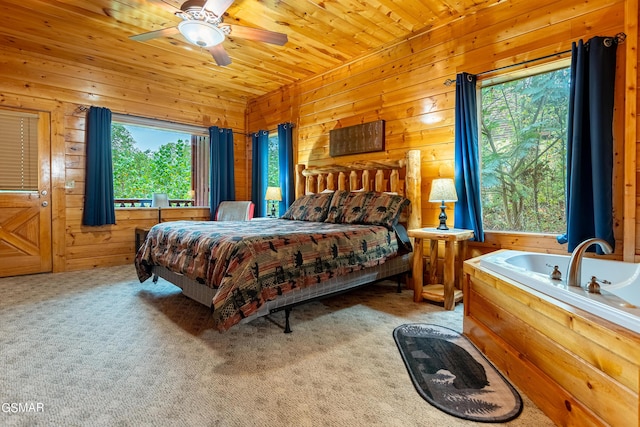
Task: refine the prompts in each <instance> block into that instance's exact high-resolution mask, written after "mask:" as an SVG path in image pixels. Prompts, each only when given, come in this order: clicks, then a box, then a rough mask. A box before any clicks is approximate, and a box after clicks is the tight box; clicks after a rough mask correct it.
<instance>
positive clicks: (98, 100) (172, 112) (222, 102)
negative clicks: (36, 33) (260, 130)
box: [0, 46, 250, 271]
mask: <svg viewBox="0 0 640 427" xmlns="http://www.w3.org/2000/svg"><path fill="white" fill-rule="evenodd" d="M0 58H2V60H1V62H2V66H1V67H0V108H12V107H14V108H18V107H19V108H27V109H33V110H41V111H50V112H51V113H52V114H51V117H52V124H51V129H52V143H51V165H52V166H51V175H52V176H51V183H52V189H51V190H52V191H51V192H52V200H51V208H52V213H53V228H52V237H53V239H52V240H53V248H52V250H53V271H65V270H81V269H88V268H95V267H104V266H111V265H121V264H128V263H132V262H133V256H134V244H135V233H134V229H135V228H136V227H148V226H150V225H153V224H155V223H156V222H157V221H158V210H157V209H151V208H146V209H144V208H143V209H117V211H116V225H110V226H102V227H86V226H83V225H82V223H81V221H82V211H83V200H84V181H85V161H86V160H85V117H86V111H84V108H83V107H87V106H90V105H95V106H99V107H106V108H109V109H111V111H112V112H114V113H122V114H129V115H134V116H140V117H148V118H155V119H161V120H168V121H173V122H177V123H184V124H190V125H196V126H204V127H208V126H213V125H217V126H221V127H229V128H232V129H233V130H234V132H237V134H236V135H235V138H234V139H235V151H234V155H235V170H236V197H237V198H238V199H245V198H248V197H250V193H249V192H248V191H249V189H248V180H249V178H248V174H247V158H246V152H247V151H246V144H247V139H246V137H244V136H242V134H245V133H246V131H245V111H246V104H245V102H244V101H235V100H229V99H221V98H216V97H211V96H210V95H209V94H207V93H201V92H200V91H199V90H198V89H196V88H190V87H184V86H180V87H166V86H162V85H159V84H151V83H150V82H147V81H141V80H136V79H135V78H133V77H130V76H128V75H126V74H122V75H115V74H114V73H113V72H110V73H106V72H104V71H102V70H101V69H100V68H97V67H96V68H89V67H78V66H77V65H75V64H74V63H72V62H69V61H65V60H53V59H51V58H50V57H47V58H45V57H41V56H38V55H35V54H29V53H28V52H25V51H21V50H16V49H12V48H10V47H8V46H0ZM184 100H188V101H189V102H184ZM208 215H209V214H208V210H207V209H183V210H182V211H181V212H180V213H175V212H173V211H172V216H173V217H175V218H182V219H208Z"/></svg>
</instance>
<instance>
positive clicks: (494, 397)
mask: <svg viewBox="0 0 640 427" xmlns="http://www.w3.org/2000/svg"><path fill="white" fill-rule="evenodd" d="M393 338H394V339H395V341H396V344H397V345H398V349H399V350H400V354H401V355H402V359H403V360H404V363H405V365H406V367H407V370H408V371H409V375H410V376H411V380H412V381H413V385H414V386H415V387H416V390H418V393H420V395H421V396H422V397H423V398H424V399H425V400H426V401H427V402H429V403H430V404H432V405H433V406H435V407H436V408H438V409H440V410H441V411H444V412H446V413H448V414H450V415H453V416H455V417H459V418H463V419H466V420H472V421H480V422H493V423H495V422H506V421H510V420H512V419H514V418H516V417H517V416H518V415H520V412H522V399H521V397H520V395H519V394H518V392H517V391H516V389H515V388H514V387H513V386H512V385H511V384H510V383H509V382H508V381H507V379H506V378H505V377H504V376H502V374H501V373H500V372H498V370H497V369H496V368H495V367H494V366H493V365H492V364H491V362H489V361H488V360H487V358H486V357H485V356H484V355H483V354H482V353H481V352H480V351H479V350H478V349H477V348H476V347H475V346H474V345H473V344H472V343H471V341H469V340H468V339H467V338H466V337H464V336H462V335H460V334H459V333H458V332H456V331H454V330H453V329H449V328H445V327H443V326H438V325H428V324H407V325H402V326H398V327H397V328H396V329H395V330H394V331H393Z"/></svg>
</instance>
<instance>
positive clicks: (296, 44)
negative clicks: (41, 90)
mask: <svg viewBox="0 0 640 427" xmlns="http://www.w3.org/2000/svg"><path fill="white" fill-rule="evenodd" d="M499 1H500V0H475V1H474V0H420V1H408V0H324V1H321V0H286V1H277V0H236V1H235V2H234V3H233V4H232V5H231V7H229V9H228V10H227V12H226V13H225V16H224V22H226V23H230V24H234V25H242V26H247V27H255V28H261V29H266V30H270V31H275V32H280V33H284V34H286V35H287V36H288V42H287V43H286V44H285V45H284V46H277V45H271V44H267V43H262V42H256V41H250V40H245V39H242V38H240V37H233V34H232V35H231V36H228V37H227V39H226V40H225V41H224V42H223V43H224V48H225V49H226V51H227V52H228V54H229V56H230V57H231V60H232V61H233V62H232V63H231V64H230V65H228V66H226V67H220V66H218V65H216V63H215V61H214V60H213V58H212V57H211V55H210V53H209V52H208V51H206V50H204V49H201V48H199V47H198V46H195V45H192V44H189V43H188V42H187V41H186V40H185V39H184V38H183V37H182V36H181V35H180V34H177V35H173V36H171V37H162V38H156V39H152V40H149V41H145V42H139V41H134V40H130V39H129V36H132V35H136V34H140V33H144V32H148V31H154V30H159V29H163V28H167V27H172V26H175V25H177V24H178V23H179V22H180V18H179V17H177V16H175V15H174V12H175V11H177V10H178V9H179V7H180V5H181V4H182V0H147V1H144V0H0V14H1V16H2V21H3V22H2V25H0V44H2V45H4V46H5V47H8V48H11V49H17V50H20V51H27V52H29V53H31V54H37V55H42V56H43V57H45V58H46V57H51V56H52V57H55V58H56V60H58V61H68V62H69V63H72V64H74V65H86V66H89V67H98V68H100V69H101V70H103V71H108V72H113V73H114V74H115V75H121V76H131V77H136V78H139V79H144V80H146V81H149V82H154V81H155V82H157V83H159V84H163V85H170V86H171V85H180V86H182V85H184V86H185V87H190V88H193V87H197V88H198V89H199V90H201V91H206V92H207V93H210V94H211V95H212V96H217V97H220V98H226V99H233V100H236V101H237V100H248V99H251V98H255V97H258V96H260V95H263V94H265V93H268V92H271V91H273V90H276V89H278V88H279V87H281V86H284V85H287V84H290V83H292V82H294V81H297V80H299V79H305V78H308V77H310V76H313V75H317V74H320V73H323V72H325V71H327V70H330V69H332V68H335V67H337V66H339V65H341V64H343V63H345V62H349V61H351V60H353V59H355V58H359V57H362V56H365V55H367V54H371V53H372V52H375V51H376V50H377V49H379V48H381V47H384V46H388V45H390V44H393V43H396V42H398V41H399V40H404V39H406V38H409V37H412V36H413V35H415V34H417V33H420V32H423V31H425V30H427V29H430V28H433V27H435V26H441V25H446V24H447V23H449V22H451V21H452V20H454V19H456V18H458V17H460V16H463V15H469V14H472V13H474V12H476V11H477V10H478V9H479V8H481V7H488V6H491V5H493V4H495V3H497V2H499Z"/></svg>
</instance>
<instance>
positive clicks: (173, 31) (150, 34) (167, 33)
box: [129, 27, 179, 42]
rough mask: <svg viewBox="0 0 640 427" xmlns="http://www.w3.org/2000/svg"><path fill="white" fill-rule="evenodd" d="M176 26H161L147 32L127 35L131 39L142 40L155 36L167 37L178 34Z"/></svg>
mask: <svg viewBox="0 0 640 427" xmlns="http://www.w3.org/2000/svg"><path fill="white" fill-rule="evenodd" d="M178 33H179V31H178V27H169V28H163V29H162V30H156V31H149V32H148V33H142V34H137V35H135V36H129V38H130V39H131V40H135V41H139V42H144V41H147V40H151V39H155V38H156V37H169V36H172V35H174V34H178Z"/></svg>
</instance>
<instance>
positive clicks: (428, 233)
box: [407, 228, 473, 310]
mask: <svg viewBox="0 0 640 427" xmlns="http://www.w3.org/2000/svg"><path fill="white" fill-rule="evenodd" d="M407 234H408V235H409V237H413V238H415V243H414V245H413V283H414V289H413V300H414V301H415V302H420V301H422V300H423V298H424V299H428V300H429V301H436V302H442V303H443V304H444V308H445V309H446V310H453V309H454V307H455V305H456V302H458V301H460V300H461V299H462V291H461V290H458V289H456V288H455V286H454V284H455V281H456V279H457V280H459V281H460V280H462V260H461V259H460V252H462V253H465V248H466V244H467V240H469V239H471V238H473V230H463V229H459V228H450V229H449V230H438V229H437V228H414V229H412V230H408V231H407ZM422 239H429V240H430V241H431V244H430V246H429V248H430V252H429V257H430V261H431V263H430V264H431V265H430V268H429V282H430V284H429V285H427V286H423V281H424V278H423V272H422V252H423V250H422ZM439 240H443V241H444V245H445V246H444V274H443V276H444V278H443V283H442V284H438V283H437V269H438V241H439ZM456 243H458V244H457V245H456ZM458 287H459V288H461V286H458Z"/></svg>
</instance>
